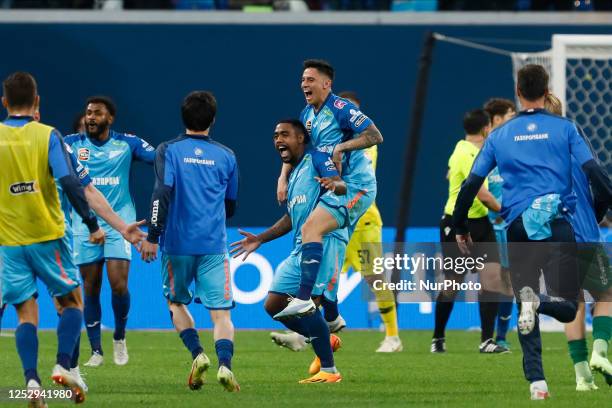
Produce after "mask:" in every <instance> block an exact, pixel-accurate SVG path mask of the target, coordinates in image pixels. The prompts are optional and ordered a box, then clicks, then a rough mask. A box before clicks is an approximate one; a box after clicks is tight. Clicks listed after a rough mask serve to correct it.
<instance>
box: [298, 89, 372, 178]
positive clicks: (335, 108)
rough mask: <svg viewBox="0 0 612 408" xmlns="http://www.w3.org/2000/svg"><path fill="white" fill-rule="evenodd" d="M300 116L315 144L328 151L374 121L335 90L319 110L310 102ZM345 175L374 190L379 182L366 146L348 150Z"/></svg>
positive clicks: (344, 163) (343, 162)
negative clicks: (364, 149)
mask: <svg viewBox="0 0 612 408" xmlns="http://www.w3.org/2000/svg"><path fill="white" fill-rule="evenodd" d="M300 119H301V120H302V123H303V124H304V126H305V127H306V130H308V133H309V134H310V139H311V142H312V145H313V146H314V147H315V148H316V149H317V150H320V151H323V152H325V153H328V154H332V152H333V150H334V147H336V145H337V144H339V143H342V142H344V141H346V140H350V139H352V138H353V137H355V136H356V135H357V134H359V133H361V132H363V131H364V130H365V129H366V128H368V127H369V126H370V125H372V124H373V122H372V120H371V119H370V118H368V117H367V116H366V115H365V114H363V113H362V112H361V111H360V110H359V108H358V107H356V106H355V105H354V104H352V103H351V102H350V101H348V100H347V99H343V98H340V97H339V96H337V95H334V94H332V93H330V94H329V96H328V97H327V99H326V100H325V103H324V104H323V106H322V107H321V109H320V110H319V111H318V112H315V108H314V107H313V106H312V105H306V107H305V108H304V110H303V111H302V114H301V116H300ZM342 179H343V180H344V181H346V183H348V184H354V185H355V186H357V188H358V189H366V190H371V189H372V188H373V186H375V185H376V176H375V175H374V169H373V167H372V162H371V160H370V159H368V157H367V156H366V155H365V153H364V151H363V150H353V151H351V152H345V153H344V157H343V161H342Z"/></svg>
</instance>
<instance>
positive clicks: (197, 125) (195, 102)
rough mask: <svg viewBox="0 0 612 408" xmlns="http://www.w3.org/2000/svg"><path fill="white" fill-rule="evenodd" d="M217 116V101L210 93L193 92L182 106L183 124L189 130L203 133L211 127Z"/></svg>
mask: <svg viewBox="0 0 612 408" xmlns="http://www.w3.org/2000/svg"><path fill="white" fill-rule="evenodd" d="M216 114H217V100H216V99H215V96H214V95H213V94H212V93H211V92H208V91H193V92H191V93H190V94H189V95H187V96H186V97H185V99H184V100H183V105H182V106H181V116H182V118H183V124H184V125H185V127H186V128H187V129H189V130H195V131H203V130H206V129H208V128H209V127H210V125H211V124H212V122H213V120H214V119H215V115H216Z"/></svg>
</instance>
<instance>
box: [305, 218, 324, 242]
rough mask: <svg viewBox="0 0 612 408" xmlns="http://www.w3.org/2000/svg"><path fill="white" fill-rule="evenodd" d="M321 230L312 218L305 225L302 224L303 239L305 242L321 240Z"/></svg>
mask: <svg viewBox="0 0 612 408" xmlns="http://www.w3.org/2000/svg"><path fill="white" fill-rule="evenodd" d="M321 236H322V234H321V231H320V230H319V227H318V225H317V223H316V222H315V221H313V220H312V219H311V218H309V219H308V220H306V222H305V223H304V225H302V241H303V242H312V241H319V240H320V239H321Z"/></svg>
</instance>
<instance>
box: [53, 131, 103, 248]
mask: <svg viewBox="0 0 612 408" xmlns="http://www.w3.org/2000/svg"><path fill="white" fill-rule="evenodd" d="M49 166H50V167H51V170H52V172H53V176H54V177H55V178H57V179H58V180H59V182H60V184H61V186H62V189H63V190H64V192H65V193H66V196H67V197H68V200H69V201H70V204H71V205H72V207H73V208H74V209H75V211H76V212H77V214H78V215H79V216H80V217H81V218H82V219H83V223H84V224H85V225H86V226H87V229H88V230H89V233H90V240H91V241H92V242H93V243H99V242H103V241H104V231H103V230H102V229H101V228H100V227H99V226H98V220H97V219H96V217H95V215H93V213H92V212H91V210H90V208H89V204H88V203H87V199H86V198H85V192H84V190H83V186H82V185H81V183H80V182H79V179H78V177H77V176H76V174H75V173H74V171H73V170H72V166H71V165H70V159H69V157H68V151H67V150H66V147H65V145H64V143H63V141H62V137H61V135H60V134H59V132H58V131H56V130H54V131H53V132H52V133H51V137H50V140H49Z"/></svg>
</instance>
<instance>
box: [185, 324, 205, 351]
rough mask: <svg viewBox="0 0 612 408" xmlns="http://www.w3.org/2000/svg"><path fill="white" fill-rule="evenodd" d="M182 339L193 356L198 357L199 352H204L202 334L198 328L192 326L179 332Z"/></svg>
mask: <svg viewBox="0 0 612 408" xmlns="http://www.w3.org/2000/svg"><path fill="white" fill-rule="evenodd" d="M179 336H180V337H181V340H183V344H184V345H185V347H187V350H189V351H190V352H191V357H192V358H194V359H195V358H196V357H197V356H198V354H200V353H203V352H204V349H203V348H202V345H201V344H200V336H198V332H197V330H196V329H194V328H192V327H190V328H189V329H185V330H183V331H182V332H180V333H179Z"/></svg>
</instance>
